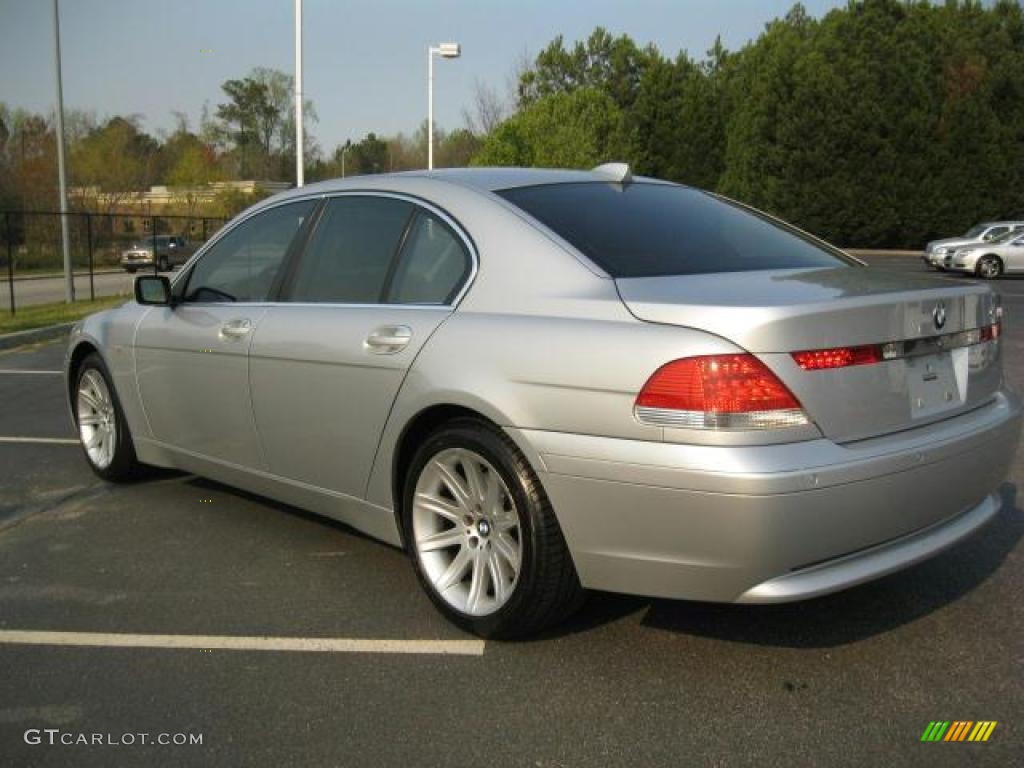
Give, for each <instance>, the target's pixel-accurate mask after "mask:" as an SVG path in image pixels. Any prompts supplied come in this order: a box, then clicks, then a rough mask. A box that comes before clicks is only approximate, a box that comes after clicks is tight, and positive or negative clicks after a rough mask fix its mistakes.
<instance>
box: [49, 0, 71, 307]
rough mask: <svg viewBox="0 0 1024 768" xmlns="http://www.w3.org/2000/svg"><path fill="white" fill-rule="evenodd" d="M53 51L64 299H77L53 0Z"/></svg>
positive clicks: (57, 21) (57, 10)
mask: <svg viewBox="0 0 1024 768" xmlns="http://www.w3.org/2000/svg"><path fill="white" fill-rule="evenodd" d="M53 51H54V60H55V62H56V65H57V188H58V191H59V193H60V241H61V246H62V248H63V250H64V300H65V301H67V302H69V303H70V302H72V301H74V300H75V276H74V275H73V274H72V272H71V236H70V235H69V233H68V184H67V175H66V171H65V168H64V87H63V85H62V83H61V72H60V8H59V7H58V5H57V0H53Z"/></svg>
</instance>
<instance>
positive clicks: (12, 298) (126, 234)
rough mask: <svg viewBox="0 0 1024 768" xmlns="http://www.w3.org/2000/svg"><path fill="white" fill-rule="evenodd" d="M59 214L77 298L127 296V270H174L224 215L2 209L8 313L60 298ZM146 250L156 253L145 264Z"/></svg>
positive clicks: (0, 270)
mask: <svg viewBox="0 0 1024 768" xmlns="http://www.w3.org/2000/svg"><path fill="white" fill-rule="evenodd" d="M61 216H66V217H67V223H68V234H69V240H70V250H71V268H72V273H73V275H74V279H73V282H74V286H75V299H76V300H84V299H89V300H95V299H96V298H99V297H103V296H116V295H121V294H124V295H127V294H128V293H129V292H130V287H131V278H130V277H129V273H130V272H134V271H137V270H138V269H145V270H153V271H157V270H158V269H159V268H160V267H165V268H173V266H174V265H176V264H180V263H181V262H183V261H184V260H185V259H187V258H188V257H189V256H191V255H192V254H193V253H195V251H196V250H197V249H198V248H199V247H200V246H202V245H203V243H205V242H206V241H207V240H208V239H209V238H210V237H212V236H213V234H214V233H215V232H217V230H219V229H220V228H221V227H222V226H224V223H225V222H226V221H227V219H223V218H215V217H209V216H176V215H166V216H155V215H149V214H127V213H92V212H80V211H75V212H68V213H66V214H61V213H60V212H54V211H13V210H12V211H0V287H2V289H3V291H2V293H3V295H0V302H2V303H0V306H3V304H6V305H7V307H6V308H7V311H8V312H10V313H12V314H13V313H15V312H16V311H17V309H18V307H19V306H27V305H32V304H44V303H52V302H60V301H64V300H65V298H66V295H65V276H64V255H63V248H62V244H61V242H62V235H61ZM130 253H134V254H135V255H136V258H134V259H131V261H133V262H134V264H133V265H129V266H128V267H127V268H126V266H125V265H124V264H123V263H122V258H123V257H124V256H125V254H130ZM147 254H153V255H155V258H152V256H151V257H150V260H149V261H148V262H147V261H146V255H147ZM140 257H141V259H142V261H141V262H140ZM161 262H167V263H166V264H162V263H161ZM126 263H127V262H126Z"/></svg>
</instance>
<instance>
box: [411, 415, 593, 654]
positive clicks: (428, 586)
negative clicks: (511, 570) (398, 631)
mask: <svg viewBox="0 0 1024 768" xmlns="http://www.w3.org/2000/svg"><path fill="white" fill-rule="evenodd" d="M449 448H462V449H468V450H470V451H473V452H475V453H477V454H479V455H480V456H481V457H483V458H484V459H486V460H487V461H488V462H489V463H490V464H491V466H493V467H494V468H495V470H497V472H498V474H499V475H501V479H502V480H503V481H504V483H505V485H506V487H507V488H508V492H509V495H510V496H511V497H512V500H513V502H514V504H515V509H516V512H517V514H518V517H519V530H520V544H521V546H522V562H521V568H520V572H519V576H518V580H517V582H516V585H515V587H514V589H513V591H512V594H511V596H510V597H509V598H508V600H507V602H506V603H505V604H504V605H503V606H502V607H501V608H499V609H498V610H497V611H495V612H494V613H491V614H489V615H486V616H472V615H469V614H466V613H463V612H461V611H459V610H457V609H456V608H455V607H453V606H452V605H450V604H449V603H448V602H447V601H446V600H445V599H444V597H442V596H441V595H440V594H439V593H438V592H437V590H436V589H435V587H434V585H433V584H432V583H431V581H430V579H429V578H428V577H427V575H426V574H425V572H424V570H423V567H422V564H421V562H420V557H419V554H418V552H417V550H416V546H415V542H414V537H413V535H412V531H413V525H412V509H413V495H414V492H415V489H416V483H417V480H418V479H419V476H420V473H421V472H422V471H423V468H424V467H425V466H426V465H427V463H428V462H429V461H430V460H431V459H432V458H433V457H434V456H436V455H437V454H438V453H440V452H441V451H443V450H446V449H449ZM402 501H403V503H402V525H403V531H404V534H405V535H404V539H405V545H406V551H407V552H408V553H409V556H410V558H411V559H412V561H413V566H414V568H415V569H416V574H417V576H418V577H419V580H420V584H421V585H422V586H423V589H424V590H425V591H426V593H427V595H428V596H429V597H430V599H431V601H433V603H434V605H435V606H436V607H437V609H438V610H439V611H440V612H441V613H442V614H444V615H445V616H446V617H447V618H448V619H449V620H450V621H451V622H452V623H454V624H456V625H457V626H459V627H461V628H463V629H465V630H467V631H469V632H472V633H474V634H476V635H479V636H481V637H485V638H493V639H512V638H516V637H522V636H525V635H530V634H534V633H536V632H539V631H541V630H542V629H544V628H546V627H549V626H552V625H553V624H556V623H558V622H560V621H562V620H564V619H566V618H567V617H568V616H569V615H571V614H572V613H573V612H574V611H575V610H576V609H577V608H579V606H580V605H582V603H583V600H584V598H585V594H586V593H585V591H584V590H583V588H582V587H581V586H580V581H579V577H578V576H577V574H576V569H575V567H574V565H573V562H572V557H571V555H570V553H569V549H568V547H567V545H566V542H565V537H564V536H563V535H562V529H561V528H560V527H559V525H558V520H557V519H556V518H555V513H554V511H553V510H552V508H551V503H550V501H549V500H548V497H547V494H545V492H544V489H543V487H542V486H541V484H540V480H539V479H538V478H537V476H536V474H535V473H534V471H533V469H532V468H531V467H530V464H529V463H528V462H527V460H526V458H525V457H524V456H523V454H522V452H520V450H519V448H518V447H517V446H516V444H515V443H514V442H512V440H511V439H509V437H508V436H507V435H505V434H504V433H503V432H501V431H500V430H499V429H498V428H496V427H494V426H492V425H491V424H489V423H487V422H484V421H480V420H477V419H473V418H461V419H456V420H453V421H451V422H449V423H447V424H445V425H444V426H442V427H441V428H439V429H438V430H436V431H435V432H433V433H432V434H431V435H430V436H429V437H428V438H427V439H426V440H425V441H424V442H423V444H422V445H421V446H420V447H419V449H418V450H417V451H416V454H415V455H414V456H413V459H412V462H411V464H410V466H409V470H408V472H407V473H406V476H405V478H404V483H403V494H402Z"/></svg>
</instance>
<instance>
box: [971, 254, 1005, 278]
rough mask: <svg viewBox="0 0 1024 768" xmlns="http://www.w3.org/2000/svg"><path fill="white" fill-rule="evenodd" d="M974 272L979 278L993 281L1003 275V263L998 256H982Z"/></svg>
mask: <svg viewBox="0 0 1024 768" xmlns="http://www.w3.org/2000/svg"><path fill="white" fill-rule="evenodd" d="M974 272H975V274H976V275H977V276H978V277H981V278H984V279H985V280H991V279H993V278H996V277H999V276H1000V275H1001V274H1003V262H1002V261H1001V260H1000V258H999V257H998V256H992V255H988V256H982V257H981V258H980V259H979V260H978V264H977V266H976V267H975V268H974Z"/></svg>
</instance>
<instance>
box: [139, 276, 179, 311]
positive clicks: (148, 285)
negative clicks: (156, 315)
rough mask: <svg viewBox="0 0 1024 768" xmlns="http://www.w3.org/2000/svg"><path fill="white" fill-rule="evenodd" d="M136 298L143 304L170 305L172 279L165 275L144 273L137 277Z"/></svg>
mask: <svg viewBox="0 0 1024 768" xmlns="http://www.w3.org/2000/svg"><path fill="white" fill-rule="evenodd" d="M135 300H136V301H137V302H138V303H139V304H143V305H149V306H162V307H167V306H170V305H171V281H170V280H168V279H167V278H166V277H165V276H164V275H142V276H140V277H137V278H135Z"/></svg>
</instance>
